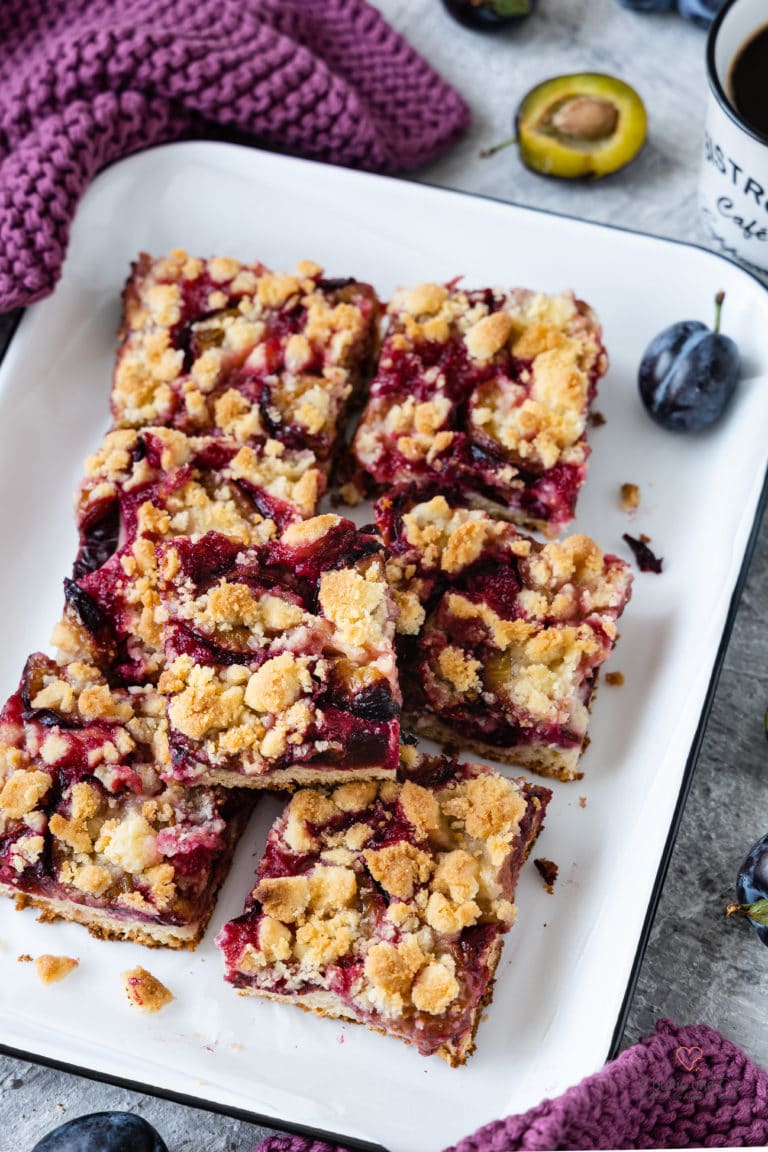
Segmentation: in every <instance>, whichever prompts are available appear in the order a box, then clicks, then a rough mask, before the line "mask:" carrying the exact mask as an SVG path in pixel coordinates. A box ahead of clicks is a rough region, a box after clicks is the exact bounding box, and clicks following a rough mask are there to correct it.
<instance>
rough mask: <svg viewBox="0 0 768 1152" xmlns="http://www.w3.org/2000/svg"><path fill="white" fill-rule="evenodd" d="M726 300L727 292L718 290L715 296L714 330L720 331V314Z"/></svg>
mask: <svg viewBox="0 0 768 1152" xmlns="http://www.w3.org/2000/svg"><path fill="white" fill-rule="evenodd" d="M724 300H725V292H718V293H717V295H716V296H715V327H714V331H715V332H716V333H717V332H719V331H720V316H721V314H722V311H723V301H724Z"/></svg>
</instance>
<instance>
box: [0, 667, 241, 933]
mask: <svg viewBox="0 0 768 1152" xmlns="http://www.w3.org/2000/svg"><path fill="white" fill-rule="evenodd" d="M167 760H168V747H167V741H166V739H165V715H164V707H163V701H162V699H161V698H160V697H159V696H158V694H157V692H156V691H154V690H153V689H149V688H143V689H130V690H129V689H111V688H110V687H109V685H108V684H107V682H106V680H105V679H104V677H103V676H102V675H101V673H100V671H99V669H98V668H95V667H94V666H93V665H88V664H84V663H73V664H70V665H66V666H61V665H57V664H55V663H54V662H53V661H52V660H50V659H49V658H48V657H46V656H43V655H41V654H39V653H38V654H36V655H33V656H31V657H30V658H29V660H28V661H27V665H26V667H25V670H24V674H23V677H22V681H21V686H20V688H19V690H18V691H17V692H16V693H15V694H14V695H13V696H12V697H11V698H10V700H9V701H8V702H7V704H6V705H5V708H4V709H3V711H2V713H1V714H0V892H2V893H4V894H6V895H9V896H13V897H16V900H17V904H18V906H19V907H25V906H26V905H33V906H35V907H37V908H40V909H41V910H42V919H45V920H55V919H64V920H71V921H75V922H77V923H79V924H84V925H85V926H86V927H87V928H88V929H89V930H90V931H91V932H92V933H93V935H95V936H101V937H110V938H115V939H124V940H134V941H137V942H138V943H141V944H149V945H156V946H165V947H169V948H192V947H194V946H195V944H196V943H197V941H198V940H199V939H200V937H201V936H202V933H203V931H204V929H205V926H206V924H207V922H208V918H209V917H210V915H211V912H212V910H213V905H214V902H215V899H216V893H217V891H218V888H219V886H220V884H221V882H222V881H223V879H224V877H225V876H226V874H227V871H228V869H229V865H230V861H231V857H232V853H233V851H234V847H235V844H236V842H237V839H238V836H239V835H240V832H241V831H242V830H243V828H244V827H245V823H246V821H247V819H248V815H249V813H250V810H251V807H252V794H250V793H244V792H236V791H233V790H229V791H227V790H224V789H221V788H205V787H198V788H189V789H187V788H184V787H181V786H180V785H178V784H173V783H170V784H169V783H165V782H164V781H163V779H162V769H163V768H164V767H166V766H167Z"/></svg>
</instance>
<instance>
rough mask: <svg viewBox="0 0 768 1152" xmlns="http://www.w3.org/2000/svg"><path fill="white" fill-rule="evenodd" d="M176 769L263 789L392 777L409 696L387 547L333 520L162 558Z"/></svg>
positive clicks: (187, 547) (162, 683)
mask: <svg viewBox="0 0 768 1152" xmlns="http://www.w3.org/2000/svg"><path fill="white" fill-rule="evenodd" d="M159 555H160V567H161V581H160V601H161V609H162V612H163V616H164V620H165V623H164V625H163V630H164V636H165V659H166V667H165V670H164V672H163V673H162V675H161V677H160V679H159V682H158V687H159V690H160V692H161V693H163V695H164V696H165V697H166V699H167V705H168V725H169V727H168V732H169V741H170V748H171V758H172V763H173V771H174V774H175V775H176V776H177V778H178V779H180V780H183V781H185V782H188V783H189V782H192V783H194V782H195V781H202V782H205V783H221V784H224V785H227V786H238V785H246V786H249V787H254V788H271V787H276V786H279V787H294V786H296V785H297V784H308V783H318V782H325V781H329V782H334V781H342V780H348V779H351V778H361V779H372V778H386V777H390V778H391V777H392V775H393V773H394V771H395V769H396V767H397V756H398V746H399V714H400V690H399V687H398V680H397V669H396V665H395V652H394V631H395V625H394V606H393V604H392V600H391V596H390V593H389V589H388V586H387V582H386V579H385V574H384V559H383V551H382V547H381V542H380V540H379V539H378V537H376V536H373V535H371V534H370V533H367V532H364V531H358V529H356V528H355V526H354V524H352V522H351V521H349V520H345V519H343V518H341V517H339V516H335V515H331V514H328V515H323V516H317V517H314V518H313V519H310V520H305V521H302V522H300V523H295V524H291V525H289V527H288V528H286V529H285V531H284V532H283V533H282V534H281V535H280V536H279V537H276V538H274V539H272V540H269V541H267V542H266V543H263V544H260V545H252V546H250V547H248V548H242V547H241V546H240V545H238V544H237V543H235V542H233V541H232V540H230V539H229V538H227V537H225V536H221V535H217V534H216V533H208V534H207V535H206V536H204V537H203V538H202V539H200V540H191V539H188V538H182V539H179V540H176V541H171V542H169V543H166V544H164V545H162V546H161V548H160V550H159Z"/></svg>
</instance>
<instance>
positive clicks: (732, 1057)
mask: <svg viewBox="0 0 768 1152" xmlns="http://www.w3.org/2000/svg"><path fill="white" fill-rule="evenodd" d="M767 1143H768V1074H766V1073H765V1072H763V1071H762V1070H761V1069H760V1068H757V1067H756V1066H755V1065H754V1064H753V1063H752V1061H751V1060H749V1058H748V1057H747V1056H746V1055H745V1054H744V1053H743V1052H742V1051H741V1049H740V1048H737V1047H736V1045H735V1044H732V1043H731V1042H730V1040H726V1039H725V1038H724V1037H723V1036H721V1035H720V1033H719V1032H716V1031H715V1030H714V1029H713V1028H708V1027H707V1026H706V1025H705V1024H700V1025H696V1026H693V1027H683V1028H679V1027H676V1026H675V1025H674V1024H672V1023H671V1022H670V1021H669V1020H659V1022H658V1023H657V1025H656V1032H655V1033H654V1035H652V1036H648V1037H646V1039H645V1040H641V1041H640V1043H639V1044H635V1046H634V1047H633V1048H628V1049H627V1051H626V1052H622V1054H621V1055H620V1056H619V1057H617V1059H616V1060H613V1061H612V1062H611V1063H610V1064H606V1066H605V1067H604V1068H603V1069H601V1071H600V1072H597V1073H595V1075H594V1076H589V1077H588V1078H587V1079H586V1080H582V1082H581V1084H578V1085H577V1086H576V1087H575V1088H569V1089H568V1091H567V1092H565V1093H564V1094H563V1095H562V1096H560V1097H559V1098H558V1099H557V1100H545V1101H544V1102H543V1103H542V1104H539V1105H537V1107H536V1108H531V1110H530V1111H529V1112H526V1113H525V1114H524V1115H522V1116H509V1117H507V1119H506V1120H495V1121H493V1123H491V1124H487V1125H486V1126H485V1127H484V1128H480V1129H479V1131H477V1132H475V1133H474V1134H473V1135H472V1136H467V1137H466V1138H465V1139H464V1140H462V1141H461V1142H460V1143H459V1144H457V1145H456V1146H455V1148H452V1149H450V1152H516V1150H517V1149H532V1150H533V1149H536V1150H550V1149H556V1148H577V1149H593V1148H698V1147H705V1148H724V1147H735V1148H747V1147H749V1148H752V1147H760V1146H764V1145H766V1144H767ZM254 1152H344V1149H342V1148H339V1146H338V1145H331V1144H326V1143H324V1142H323V1141H322V1140H312V1139H307V1138H306V1137H302V1136H270V1137H268V1138H267V1139H266V1140H263V1141H262V1142H261V1144H259V1146H258V1148H256V1149H255V1150H254Z"/></svg>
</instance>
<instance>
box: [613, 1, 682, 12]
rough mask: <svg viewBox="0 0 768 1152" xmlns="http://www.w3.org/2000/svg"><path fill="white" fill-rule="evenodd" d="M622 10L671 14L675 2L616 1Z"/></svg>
mask: <svg viewBox="0 0 768 1152" xmlns="http://www.w3.org/2000/svg"><path fill="white" fill-rule="evenodd" d="M618 2H619V4H621V6H622V8H631V9H632V11H633V12H671V11H672V9H673V8H674V6H675V0H618Z"/></svg>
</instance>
